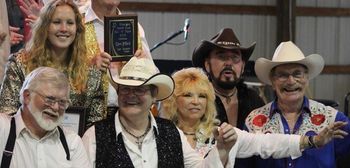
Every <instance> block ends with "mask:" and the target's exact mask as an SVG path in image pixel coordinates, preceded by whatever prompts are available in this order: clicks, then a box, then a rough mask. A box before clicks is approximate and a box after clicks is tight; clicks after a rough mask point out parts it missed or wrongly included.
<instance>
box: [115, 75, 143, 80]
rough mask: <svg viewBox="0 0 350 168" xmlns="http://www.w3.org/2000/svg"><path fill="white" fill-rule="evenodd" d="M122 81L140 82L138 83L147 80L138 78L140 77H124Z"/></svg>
mask: <svg viewBox="0 0 350 168" xmlns="http://www.w3.org/2000/svg"><path fill="white" fill-rule="evenodd" d="M120 79H125V80H138V81H146V80H147V79H146V78H138V77H133V76H122V77H120Z"/></svg>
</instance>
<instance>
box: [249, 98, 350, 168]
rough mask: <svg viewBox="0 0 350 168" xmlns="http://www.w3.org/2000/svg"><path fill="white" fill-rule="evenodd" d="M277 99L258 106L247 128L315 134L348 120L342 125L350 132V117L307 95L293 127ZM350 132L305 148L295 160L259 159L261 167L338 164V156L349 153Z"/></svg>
mask: <svg viewBox="0 0 350 168" xmlns="http://www.w3.org/2000/svg"><path fill="white" fill-rule="evenodd" d="M277 101H278V100H275V101H273V102H270V103H269V104H267V105H265V106H263V107H261V108H258V109H255V110H254V111H252V112H251V113H250V114H249V116H248V117H247V120H246V126H247V129H248V130H249V131H250V132H254V133H281V134H298V135H307V136H313V135H317V134H318V133H319V132H320V131H321V130H322V129H324V128H325V127H327V126H328V125H329V124H331V123H333V122H335V121H346V122H348V124H347V125H346V126H345V127H343V128H342V129H343V130H344V131H346V132H348V133H350V125H349V122H350V121H349V118H348V117H346V116H345V115H344V114H343V113H342V112H338V111H337V110H336V109H334V108H332V107H330V106H325V105H323V104H321V103H318V102H316V101H313V100H310V99H307V98H306V97H304V100H303V105H302V109H301V114H300V116H299V118H298V120H297V122H296V125H295V127H294V128H291V129H292V130H291V129H290V128H289V126H288V123H287V120H286V119H285V118H284V117H283V115H282V113H281V112H280V109H279V107H278V106H277ZM349 151H350V136H349V135H348V136H346V137H345V138H344V139H335V140H332V141H331V142H330V143H328V144H327V145H325V146H323V147H320V148H316V149H308V150H305V151H303V155H302V156H301V157H299V158H297V159H295V160H292V159H291V158H285V159H271V158H270V159H258V161H257V163H256V165H257V167H281V168H282V167H286V168H287V167H288V168H304V167H313V168H335V166H336V158H337V156H341V155H344V154H347V153H349Z"/></svg>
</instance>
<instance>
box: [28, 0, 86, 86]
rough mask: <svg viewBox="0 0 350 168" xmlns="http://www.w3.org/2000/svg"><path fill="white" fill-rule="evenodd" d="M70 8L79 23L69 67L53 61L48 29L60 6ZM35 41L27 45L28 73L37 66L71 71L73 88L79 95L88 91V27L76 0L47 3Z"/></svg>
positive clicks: (38, 23)
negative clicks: (86, 38) (86, 39)
mask: <svg viewBox="0 0 350 168" xmlns="http://www.w3.org/2000/svg"><path fill="white" fill-rule="evenodd" d="M63 5H68V6H70V7H71V8H72V9H73V11H74V14H75V20H76V24H77V25H76V26H77V30H76V37H75V39H74V41H73V43H72V44H71V45H70V46H69V50H68V54H67V58H66V67H62V66H61V65H57V63H55V62H53V59H52V53H51V50H50V48H51V43H50V41H49V39H48V28H49V27H50V24H51V19H52V17H53V15H54V12H55V10H56V8H57V6H63ZM32 32H33V34H32V38H31V39H30V40H29V41H28V43H27V45H26V52H25V55H24V58H23V59H24V60H23V61H24V64H26V72H27V73H30V72H31V71H32V70H34V69H35V68H37V67H40V66H49V67H55V68H58V69H61V70H63V71H65V70H66V71H67V73H68V78H69V80H70V82H71V84H72V86H73V88H74V89H75V90H76V91H77V92H78V93H80V92H82V91H84V90H85V88H86V82H87V74H88V72H87V69H88V65H87V64H88V63H87V59H88V57H87V49H86V45H85V27H84V23H83V19H82V16H81V14H80V13H79V9H78V7H77V6H76V5H75V4H74V3H73V1H72V0H52V1H50V2H49V3H48V4H46V5H45V6H44V7H43V9H42V10H41V13H40V16H39V18H38V20H37V21H36V23H35V24H34V27H33V30H32Z"/></svg>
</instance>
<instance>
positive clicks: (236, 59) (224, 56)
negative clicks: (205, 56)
mask: <svg viewBox="0 0 350 168" xmlns="http://www.w3.org/2000/svg"><path fill="white" fill-rule="evenodd" d="M213 56H214V58H216V59H219V60H221V61H226V60H229V59H231V60H232V62H233V63H234V64H238V63H240V62H241V61H242V56H241V55H240V53H238V51H234V53H233V54H228V53H227V52H225V51H221V50H219V51H217V52H215V55H213Z"/></svg>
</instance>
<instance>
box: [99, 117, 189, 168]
mask: <svg viewBox="0 0 350 168" xmlns="http://www.w3.org/2000/svg"><path fill="white" fill-rule="evenodd" d="M156 122H157V127H158V131H159V133H157V131H156V129H153V130H154V134H155V136H156V144H157V152H158V167H160V168H170V167H178V168H182V167H184V158H183V151H182V143H181V139H180V134H179V132H178V130H177V129H176V127H175V125H174V124H173V123H172V122H171V121H169V120H165V119H161V118H156ZM95 134H96V168H111V167H120V168H132V167H134V165H133V163H132V161H131V159H130V156H129V155H128V152H127V150H126V148H125V146H124V142H123V137H122V133H119V134H118V137H117V136H116V130H115V123H114V117H111V118H109V119H105V120H103V121H100V122H97V123H96V124H95ZM116 137H117V139H116Z"/></svg>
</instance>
